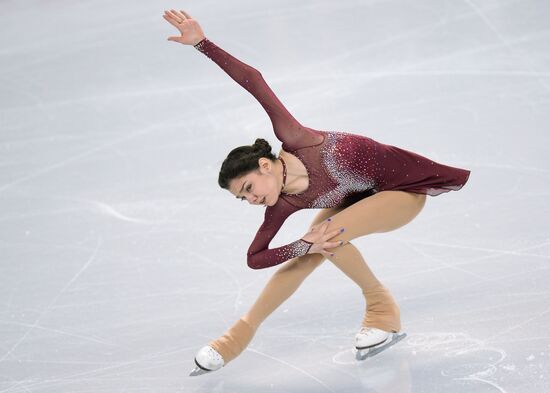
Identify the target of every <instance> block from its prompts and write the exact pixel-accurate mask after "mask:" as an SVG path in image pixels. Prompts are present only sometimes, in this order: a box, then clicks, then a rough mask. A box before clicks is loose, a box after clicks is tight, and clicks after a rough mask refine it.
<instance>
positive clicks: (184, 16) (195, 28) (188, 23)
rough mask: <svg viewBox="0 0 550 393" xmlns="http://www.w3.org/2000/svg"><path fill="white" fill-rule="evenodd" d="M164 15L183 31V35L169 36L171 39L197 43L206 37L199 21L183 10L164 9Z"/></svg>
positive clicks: (181, 42) (188, 43) (190, 43)
mask: <svg viewBox="0 0 550 393" xmlns="http://www.w3.org/2000/svg"><path fill="white" fill-rule="evenodd" d="M162 17H163V18H164V19H166V20H167V21H168V22H169V23H170V24H171V25H172V26H174V27H175V28H176V29H178V30H179V32H180V33H181V36H172V37H168V40H169V41H176V42H179V43H180V44H186V45H196V44H198V43H199V42H200V41H201V40H202V39H203V38H205V36H204V32H203V31H202V28H201V27H200V25H199V22H197V21H196V20H195V19H193V18H192V17H191V15H189V14H188V13H187V12H185V11H183V10H180V11H176V10H170V11H164V15H163V16H162Z"/></svg>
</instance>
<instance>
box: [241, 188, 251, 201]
mask: <svg viewBox="0 0 550 393" xmlns="http://www.w3.org/2000/svg"><path fill="white" fill-rule="evenodd" d="M251 189H252V185H251V184H249V185H248V186H247V187H246V191H248V192H250V190H251ZM245 199H246V198H245V197H241V202H242V201H244V200H245Z"/></svg>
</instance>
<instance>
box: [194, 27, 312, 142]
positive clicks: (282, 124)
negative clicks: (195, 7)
mask: <svg viewBox="0 0 550 393" xmlns="http://www.w3.org/2000/svg"><path fill="white" fill-rule="evenodd" d="M195 48H196V49H197V50H198V51H200V52H202V53H203V54H205V55H206V56H208V57H209V58H210V59H211V60H212V61H214V62H215V63H216V64H217V65H218V66H219V67H220V68H222V69H223V70H224V71H225V72H226V73H227V74H228V75H229V76H230V77H231V78H232V79H233V80H234V81H235V82H237V83H238V84H239V85H241V86H242V87H243V88H245V89H246V90H247V91H248V92H249V93H250V94H252V96H254V98H256V100H257V101H258V102H259V103H260V104H261V105H262V107H263V108H264V109H265V111H266V112H267V115H268V116H269V118H270V120H271V123H272V125H273V131H274V132H275V136H276V137H277V139H279V140H280V141H281V142H283V149H285V150H294V149H299V148H302V147H306V146H312V145H316V144H319V143H321V142H322V141H323V136H322V135H320V134H319V133H318V132H316V131H315V130H313V129H311V128H308V127H304V126H303V125H301V124H300V123H299V122H298V121H297V120H296V119H295V118H294V117H293V116H292V115H291V114H290V113H289V112H288V110H287V109H286V108H285V107H284V105H283V104H282V103H281V101H279V99H278V98H277V96H276V95H275V93H274V92H273V91H272V90H271V88H270V87H269V86H268V84H267V83H266V81H265V80H264V78H263V77H262V74H261V73H260V71H258V70H257V69H255V68H253V67H251V66H249V65H248V64H245V63H243V62H242V61H240V60H238V59H236V58H235V57H233V56H232V55H230V54H229V53H227V52H226V51H224V50H223V49H221V48H220V47H218V46H217V45H216V44H214V43H213V42H212V41H210V40H209V39H208V38H204V39H203V40H202V41H201V42H199V43H198V44H196V45H195Z"/></svg>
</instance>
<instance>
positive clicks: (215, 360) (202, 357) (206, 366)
mask: <svg viewBox="0 0 550 393" xmlns="http://www.w3.org/2000/svg"><path fill="white" fill-rule="evenodd" d="M195 364H196V365H197V367H195V368H194V369H193V370H192V371H191V374H189V376H191V377H195V376H197V375H202V374H206V373H209V372H212V371H216V370H218V369H220V368H222V367H223V366H224V361H223V358H222V355H220V354H219V353H218V351H216V350H215V349H214V348H212V347H211V346H208V345H207V346H206V347H202V348H201V349H199V352H197V355H195Z"/></svg>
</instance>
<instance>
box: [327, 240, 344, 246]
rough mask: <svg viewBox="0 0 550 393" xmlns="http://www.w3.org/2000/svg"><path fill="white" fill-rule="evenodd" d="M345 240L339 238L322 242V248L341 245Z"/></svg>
mask: <svg viewBox="0 0 550 393" xmlns="http://www.w3.org/2000/svg"><path fill="white" fill-rule="evenodd" d="M345 243H346V242H345V241H344V240H339V241H337V242H325V244H323V248H336V247H341V246H343V245H344V244H345Z"/></svg>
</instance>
